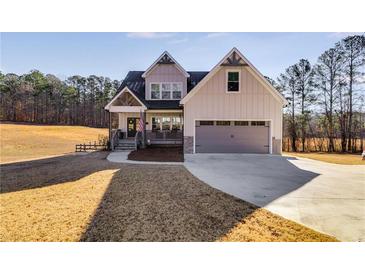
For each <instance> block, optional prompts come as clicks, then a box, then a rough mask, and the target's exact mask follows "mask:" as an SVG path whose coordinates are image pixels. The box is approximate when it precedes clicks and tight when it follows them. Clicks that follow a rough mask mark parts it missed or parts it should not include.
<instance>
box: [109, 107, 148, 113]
mask: <svg viewBox="0 0 365 274" xmlns="http://www.w3.org/2000/svg"><path fill="white" fill-rule="evenodd" d="M145 109H146V108H145V107H143V106H110V108H109V111H110V112H140V111H142V112H143V111H145Z"/></svg>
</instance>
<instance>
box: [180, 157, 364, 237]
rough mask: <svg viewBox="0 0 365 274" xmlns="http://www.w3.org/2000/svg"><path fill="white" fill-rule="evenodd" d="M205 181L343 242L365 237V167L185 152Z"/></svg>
mask: <svg viewBox="0 0 365 274" xmlns="http://www.w3.org/2000/svg"><path fill="white" fill-rule="evenodd" d="M185 166H186V168H187V169H188V170H189V171H190V172H191V173H192V174H193V175H195V176H196V177H198V178H199V179H200V180H202V181H204V182H206V183H207V184H209V185H211V186H212V187H214V188H217V189H220V190H222V191H224V192H226V193H229V194H231V195H233V196H236V197H238V198H241V199H243V200H245V201H248V202H251V203H253V204H255V205H257V206H260V207H265V208H266V209H268V210H270V211H271V212H274V213H277V214H279V215H281V216H283V217H285V218H287V219H291V220H294V221H296V222H299V223H302V224H304V225H306V226H308V227H311V228H313V229H315V230H317V231H321V232H324V233H326V234H330V235H333V236H335V237H336V238H338V239H339V240H342V241H365V166H354V165H353V166H351V165H337V164H329V163H324V162H320V161H314V160H310V159H304V158H296V157H284V156H283V157H282V156H274V155H253V154H252V155H250V154H190V155H187V154H186V155H185Z"/></svg>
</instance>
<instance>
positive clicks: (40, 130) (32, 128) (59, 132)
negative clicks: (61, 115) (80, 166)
mask: <svg viewBox="0 0 365 274" xmlns="http://www.w3.org/2000/svg"><path fill="white" fill-rule="evenodd" d="M0 134H1V153H0V163H5V162H13V161H19V160H26V159H35V158H40V157H46V156H52V155H60V154H65V153H70V152H74V151H75V144H77V143H83V142H89V141H91V142H94V141H97V140H98V136H99V135H107V134H108V130H107V129H105V128H90V127H82V126H48V125H24V124H11V123H6V124H0Z"/></svg>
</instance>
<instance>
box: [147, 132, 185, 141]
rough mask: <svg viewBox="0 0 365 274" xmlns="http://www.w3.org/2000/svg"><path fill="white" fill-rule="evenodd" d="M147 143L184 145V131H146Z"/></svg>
mask: <svg viewBox="0 0 365 274" xmlns="http://www.w3.org/2000/svg"><path fill="white" fill-rule="evenodd" d="M146 139H147V143H151V144H154V143H155V144H182V140H183V132H182V130H158V131H155V130H146Z"/></svg>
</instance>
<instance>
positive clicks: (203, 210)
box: [0, 152, 336, 241]
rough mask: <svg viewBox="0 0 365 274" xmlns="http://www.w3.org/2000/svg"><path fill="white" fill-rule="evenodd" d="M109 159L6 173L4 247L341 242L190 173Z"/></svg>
mask: <svg viewBox="0 0 365 274" xmlns="http://www.w3.org/2000/svg"><path fill="white" fill-rule="evenodd" d="M106 156H107V153H106V152H96V153H90V154H88V155H83V156H62V157H56V158H51V159H46V160H37V161H30V162H24V163H16V164H9V165H3V166H1V174H0V176H1V177H0V179H1V194H0V204H1V207H0V216H1V226H0V240H1V241H335V240H336V239H334V238H333V237H330V236H327V235H324V234H321V233H319V232H316V231H314V230H311V229H309V228H306V227H304V226H302V225H300V224H297V223H295V222H292V221H289V220H286V219H284V218H282V217H280V216H278V215H275V214H272V213H270V212H269V211H267V210H265V209H259V208H257V207H256V206H254V205H252V204H249V203H247V202H245V201H242V200H239V199H237V198H234V197H232V196H230V195H227V194H225V193H223V192H221V191H219V190H216V189H214V188H211V187H210V186H208V185H206V184H205V183H203V182H201V181H199V180H198V179H197V178H195V177H194V176H192V175H191V174H190V173H189V172H188V171H187V170H186V169H185V168H184V167H183V166H167V165H126V164H114V163H109V162H108V161H107V160H106V159H105V157H106Z"/></svg>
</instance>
